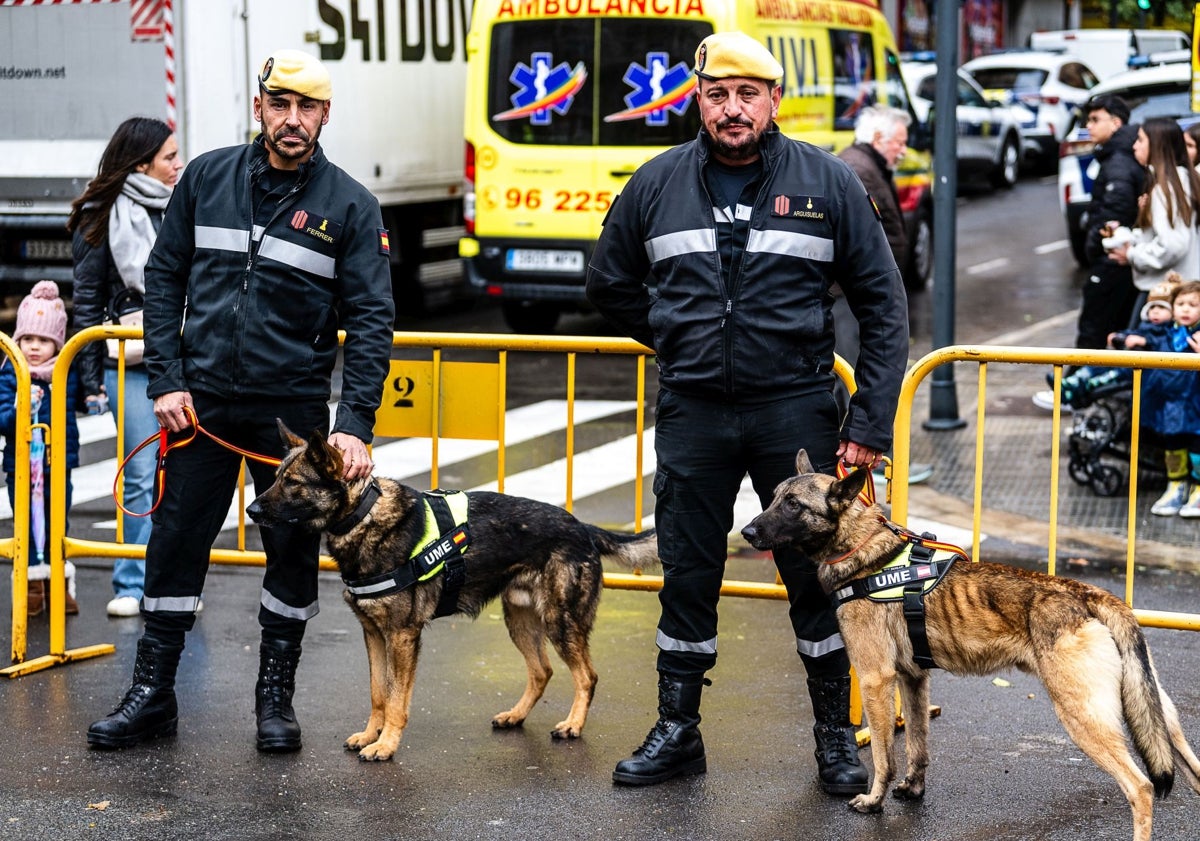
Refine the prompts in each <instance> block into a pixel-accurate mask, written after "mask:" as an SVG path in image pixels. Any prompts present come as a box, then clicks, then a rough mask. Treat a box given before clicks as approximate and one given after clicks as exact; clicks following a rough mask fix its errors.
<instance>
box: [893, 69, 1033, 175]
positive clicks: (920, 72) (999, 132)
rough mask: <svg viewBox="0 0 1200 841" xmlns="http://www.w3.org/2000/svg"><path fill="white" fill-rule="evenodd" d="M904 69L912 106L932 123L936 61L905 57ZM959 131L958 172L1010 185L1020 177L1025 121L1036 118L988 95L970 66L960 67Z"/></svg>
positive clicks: (905, 83) (956, 112)
mask: <svg viewBox="0 0 1200 841" xmlns="http://www.w3.org/2000/svg"><path fill="white" fill-rule="evenodd" d="M900 75H901V76H903V77H904V86H905V87H906V88H908V90H909V94H910V95H911V98H912V106H913V111H914V112H915V113H916V115H917V119H918V120H920V121H921V122H922V123H926V124H928V123H929V115H930V114H931V113H932V111H933V102H934V98H935V89H936V85H937V65H936V64H934V63H933V62H927V61H902V62H900ZM957 81H958V85H957V88H956V90H957V103H956V106H955V118H956V119H955V123H956V129H955V134H956V135H957V146H956V151H957V157H958V173H959V176H960V178H962V179H964V180H966V179H969V178H971V177H972V176H980V175H982V176H984V177H986V178H987V179H988V181H990V182H991V183H992V185H993V186H995V187H1006V188H1009V189H1011V188H1012V187H1013V186H1014V185H1016V183H1017V176H1018V175H1019V174H1020V170H1021V160H1022V158H1023V156H1024V154H1025V148H1024V141H1023V138H1022V135H1021V127H1020V121H1021V120H1022V119H1024V120H1029V119H1032V114H1031V113H1030V112H1029V111H1028V110H1027V109H1025V108H1023V107H1021V106H1019V105H1018V106H1007V105H1001V104H1000V103H998V102H995V101H991V100H988V99H987V98H986V97H985V96H984V95H983V90H982V89H981V88H980V87H979V85H978V84H976V82H975V80H974V79H972V78H971V77H970V76H969V75H968V74H967V73H966V72H964V71H962V70H959V71H958V78H957Z"/></svg>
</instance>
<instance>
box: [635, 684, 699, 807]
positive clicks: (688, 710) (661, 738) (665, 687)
mask: <svg viewBox="0 0 1200 841" xmlns="http://www.w3.org/2000/svg"><path fill="white" fill-rule="evenodd" d="M705 684H708V685H709V686H711V685H712V682H711V681H709V680H707V679H706V678H687V679H683V678H677V677H673V676H671V675H668V674H665V673H662V672H660V673H659V677H658V722H657V723H656V724H655V725H654V726H653V727H652V728H650V732H649V734H647V736H646V741H644V742H642V746H641V747H640V748H638V749H637V750H635V751H634V752H633V756H632V757H630V758H629V759H623V760H621V761H620V762H618V763H617V769H616V770H615V771H613V782H614V783H624V784H625V785H631V786H645V785H653V784H654V783H661V782H663V781H664V780H669V779H671V777H675V776H679V775H681V774H703V773H704V772H705V771H707V770H708V766H707V764H706V762H705V759H704V740H703V739H702V738H700V728H699V726H698V725H699V724H700V690H701V688H702V687H703V686H704V685H705Z"/></svg>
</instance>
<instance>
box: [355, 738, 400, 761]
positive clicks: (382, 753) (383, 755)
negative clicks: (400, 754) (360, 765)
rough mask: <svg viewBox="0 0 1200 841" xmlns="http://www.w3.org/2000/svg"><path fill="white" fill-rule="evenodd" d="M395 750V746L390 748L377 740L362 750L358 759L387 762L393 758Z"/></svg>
mask: <svg viewBox="0 0 1200 841" xmlns="http://www.w3.org/2000/svg"><path fill="white" fill-rule="evenodd" d="M395 752H396V751H395V749H394V748H388V747H386V746H384V745H381V744H379V743H378V742H375V743H374V744H370V745H367V746H366V747H365V748H363V749H362V750H360V751H359V752H358V759H359V761H360V762H386V761H387V760H389V759H391V758H392V756H393V755H394V754H395Z"/></svg>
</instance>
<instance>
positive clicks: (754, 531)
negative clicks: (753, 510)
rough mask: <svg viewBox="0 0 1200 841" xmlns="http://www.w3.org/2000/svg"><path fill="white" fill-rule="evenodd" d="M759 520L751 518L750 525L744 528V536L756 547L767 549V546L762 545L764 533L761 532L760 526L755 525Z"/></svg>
mask: <svg viewBox="0 0 1200 841" xmlns="http://www.w3.org/2000/svg"><path fill="white" fill-rule="evenodd" d="M757 522H758V520H757V519H755V520H751V521H750V523H749V525H747V526H746V527H745V528H744V529H742V537H744V538H746V542H747V543H749V544H750V545H751V546H753V547H754V548H755V549H766V548H767V547H766V546H764V545H762V534H760V533H759V530H758V526H757V525H755V524H756V523H757Z"/></svg>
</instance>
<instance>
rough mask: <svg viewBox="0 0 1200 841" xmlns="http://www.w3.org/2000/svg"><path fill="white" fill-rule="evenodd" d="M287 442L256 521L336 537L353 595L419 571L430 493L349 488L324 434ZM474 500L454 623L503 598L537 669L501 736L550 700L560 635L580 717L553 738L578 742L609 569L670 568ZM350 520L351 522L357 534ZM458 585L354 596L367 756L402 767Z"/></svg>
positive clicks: (621, 542)
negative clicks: (591, 641) (356, 589)
mask: <svg viewBox="0 0 1200 841" xmlns="http://www.w3.org/2000/svg"><path fill="white" fill-rule="evenodd" d="M280 436H281V437H282V439H283V442H284V444H285V446H286V447H287V450H288V452H287V455H286V456H285V457H284V459H283V462H282V463H281V464H280V466H279V470H278V473H277V474H276V479H275V483H274V484H273V485H272V486H271V487H270V488H268V489H267V490H265V491H263V493H262V494H260V495H259V497H258V498H257V499H255V500H254V502H253V503H251V505H250V507H249V509H248V513H249V514H250V516H251V518H252V519H253V520H254V521H255V522H257V523H261V524H264V525H272V524H281V523H286V524H289V525H293V526H299V527H302V528H306V529H310V530H312V531H320V532H326V543H327V545H328V547H329V553H330V555H332V557H333V559H334V560H335V561H336V562H337V565H338V569H339V571H340V572H341V575H342V578H343V580H345V581H346V582H348V585H352V584H353V583H354V582H364V581H379V580H380V579H386V577H387V576H388V575H391V574H394V573H395V572H396V571H397V570H399V569H400V568H402V567H404V566H405V565H406V564H409V562H410V556H411V555H412V554H413V553H414V550H419V549H421V548H422V546H421V544H422V543H423V542H424V538H423V535H425V534H426V516H427V511H426V506H425V504H424V503H423V497H422V494H421V492H420V491H417V490H414V489H413V488H410V487H407V486H405V485H402V484H400V483H399V482H395V481H392V480H390V479H375V480H372V479H362V480H357V481H354V482H350V483H347V482H345V481H343V480H342V478H341V477H342V459H341V454H340V453H339V452H338V450H336V449H335V448H333V447H331V446H330V445H329V444H328V443H327V442H326V439H325V436H324V435H321V434H320V433H316V432H314V433H313V434H312V435H311V436H310V437H309V438H308V440H307V441H306V440H305V439H303V438H300V437H298V436H296V435H293V434H292V433H291V432H290V431H289V430H288V429H287V427H285V426H284V425H283V424H282V423H280ZM373 484H374V486H375V488H377V491H376V490H374V489H372V485H373ZM368 493H370V494H371V495H375V494H376V493H377V494H378V496H377V498H376V499H375V500H374V503H373V504H371V505H369V507H368V506H366V505H361V506H360V503H361V502H362V500H363V496H364V494H368ZM467 498H468V500H469V503H468V505H469V513H468V520H467V532H468V534H469V545H468V548H467V550H466V553H465V554H464V555H463V556H462V558H463V560H464V561H465V575H464V577H463V578H462V583H461V589H460V590H459V591H458V595H457V600H456V601H454V602H452V603H450V604H448V605H445V604H444V605H443V611H442V613H443V614H444V613H460V614H467V615H469V616H471V617H475V616H478V615H479V612H480V611H481V610H482V609H483V607H484V606H485V605H486V604H488V603H489V602H491V601H492V600H493V599H495V598H496V597H497V596H498V597H499V598H500V601H501V603H502V605H503V608H504V622H505V624H506V625H507V626H508V633H509V635H510V636H511V637H512V640H513V642H514V643H515V644H516V646H517V648H518V649H519V650H520V652H521V655H522V656H523V657H524V658H525V665H526V667H527V669H528V671H529V676H528V682H527V683H526V685H525V692H524V694H523V695H522V696H521V698H520V700H519V701H517V703H516V705H515V706H514V707H513V708H512V709H510V710H506V711H504V712H502V713H499V714H497V715H496V716H495V717H494V718H493V719H492V726H493V727H497V728H507V727H518V726H520V725H521V724H522V723H523V722H524V721H525V717H526V716H527V715H528V714H529V711H530V710H531V709H533V706H534V704H536V703H537V702H538V699H540V698H541V697H542V692H543V691H544V690H545V688H546V684H547V682H548V681H549V680H550V675H551V673H552V670H551V668H550V660H549V658H548V657H547V656H546V647H545V642H546V640H547V639H549V641H550V644H551V645H553V646H554V650H555V651H557V652H558V655H559V656H560V657H561V658H562V659H563V661H564V662H565V663H566V664H567V667H568V668H569V669H570V670H571V677H572V678H573V679H574V681H575V695H574V702H573V703H572V705H571V712H570V714H569V715H568V716H567V718H566V719H565V720H563V721H561V722H559V723H558V724H556V725H555V726H554V729H553V730H552V731H551V735H552V736H553V737H554V738H556V739H574V738H577V737H578V736H579V734H580V732H581V731H582V730H583V725H584V721H585V720H586V719H587V714H588V708H589V706H590V705H591V701H592V695H593V694H594V692H595V688H596V670H595V669H594V668H593V666H592V660H591V655H590V653H589V650H588V638H589V636H590V634H591V632H592V626H593V624H594V622H595V619H596V608H597V606H598V605H599V602H600V591H601V588H602V585H603V568H602V565H601V559H602V558H605V559H609V560H612V561H615V562H617V563H619V564H621V565H622V566H626V567H631V568H637V567H643V566H650V565H654V564H657V563H658V543H657V540H656V539H655V535H654V532H653V530H650V531H646V532H642V533H640V534H637V535H622V534H616V533H613V532H609V531H606V530H605V529H602V528H599V527H598V526H593V525H589V524H587V523H583V522H580V521H579V520H577V519H576V518H575V517H573V516H572V515H571V514H570V513H568V512H567V511H565V510H563V509H562V508H558V507H556V506H553V505H549V504H546V503H544V502H537V501H535V500H531V499H525V498H523V497H517V496H508V495H505V494H499V493H488V492H483V491H479V492H471V493H469V494H467ZM369 501H370V500H369V499H368V502H369ZM363 509H366V510H365V511H364V510H363ZM356 511H357V512H358V514H357V516H356ZM335 524H338V527H337V528H335V529H334V531H339V532H342V531H344V533H340V534H335V533H334V531H331V530H330V529H331V527H333V526H335ZM347 524H352V525H350V526H349V528H348V530H347V529H346V525H347ZM436 533H437V531H436V530H435V531H434V534H436ZM445 580H446V575H445V574H437V575H434V576H432V577H429V578H427V579H426V580H417V581H415V582H414V583H412V584H411V585H410V586H406V587H404V589H400V590H398V591H394V592H390V593H385V594H383V595H378V596H376V595H372V594H369V593H366V594H364V593H363V592H362V590H369V589H370V588H362V590H360V593H359V594H358V595H355V594H354V593H352V592H351V590H350V589H349V588H348V589H347V590H346V592H345V598H346V601H347V603H348V604H349V605H350V607H351V609H352V610H353V611H354V613H355V615H356V616H357V617H358V619H359V621H360V622H361V623H362V626H363V635H364V637H365V638H366V643H367V659H368V662H369V665H370V673H371V717H370V719H369V720H368V721H367V725H366V727H365V728H364V729H363V730H362V731H361V732H358V733H354V734H353V735H351V736H350V737H349V738H348V739H347V740H346V747H347V748H348V749H350V750H357V751H358V752H359V754H358V755H359V758H360V759H364V760H384V759H391V757H392V755H393V754H394V753H395V752H396V748H397V746H398V745H399V744H400V737H401V735H402V734H403V731H404V727H405V725H406V724H407V723H408V712H409V705H410V702H411V699H412V691H413V679H414V677H415V674H416V667H417V653H418V650H419V648H420V641H421V631H422V630H423V629H424V627H425V625H427V624H428V623H429V622H430V621H431V620H433V618H434V617H435V615H438V613H439V611H438V607H439V601H441V599H442V590H443V585H444V583H445Z"/></svg>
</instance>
